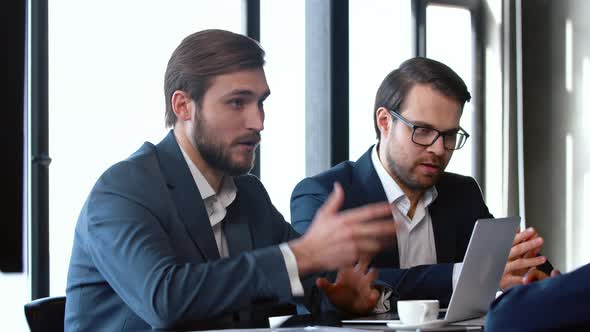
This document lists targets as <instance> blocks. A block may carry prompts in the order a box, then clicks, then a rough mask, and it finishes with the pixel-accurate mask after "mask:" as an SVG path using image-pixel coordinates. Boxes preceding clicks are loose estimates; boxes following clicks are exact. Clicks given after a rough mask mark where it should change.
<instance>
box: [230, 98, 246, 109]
mask: <svg viewBox="0 0 590 332" xmlns="http://www.w3.org/2000/svg"><path fill="white" fill-rule="evenodd" d="M229 104H230V105H231V106H232V107H234V108H242V107H243V106H244V101H243V100H242V99H232V100H230V101H229Z"/></svg>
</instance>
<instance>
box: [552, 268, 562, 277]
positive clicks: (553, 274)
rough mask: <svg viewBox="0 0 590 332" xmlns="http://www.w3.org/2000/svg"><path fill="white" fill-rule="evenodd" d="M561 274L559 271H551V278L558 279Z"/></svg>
mask: <svg viewBox="0 0 590 332" xmlns="http://www.w3.org/2000/svg"><path fill="white" fill-rule="evenodd" d="M560 274H561V272H559V270H556V269H554V270H552V271H551V278H553V277H556V276H558V275H560Z"/></svg>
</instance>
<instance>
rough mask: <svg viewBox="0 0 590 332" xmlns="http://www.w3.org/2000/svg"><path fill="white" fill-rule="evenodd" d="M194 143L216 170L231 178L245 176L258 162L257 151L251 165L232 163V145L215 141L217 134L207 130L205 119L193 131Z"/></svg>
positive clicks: (198, 121)
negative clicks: (230, 149)
mask: <svg viewBox="0 0 590 332" xmlns="http://www.w3.org/2000/svg"><path fill="white" fill-rule="evenodd" d="M193 133H194V134H193V141H194V143H195V147H196V148H197V150H198V151H199V153H200V154H201V157H202V158H203V160H205V161H206V162H207V163H208V164H209V165H210V166H211V167H213V168H214V169H217V170H220V171H222V172H223V173H225V174H228V175H230V176H239V175H244V174H246V173H248V172H250V170H252V168H253V167H254V161H255V160H256V150H254V151H253V152H252V158H251V159H250V162H249V163H243V164H241V163H237V162H234V161H232V159H231V154H230V151H229V148H230V145H228V146H224V145H223V144H222V143H220V142H218V141H216V140H215V139H214V137H215V134H213V133H211V132H209V131H208V130H207V125H206V122H205V121H204V119H203V118H198V119H196V121H195V128H194V131H193Z"/></svg>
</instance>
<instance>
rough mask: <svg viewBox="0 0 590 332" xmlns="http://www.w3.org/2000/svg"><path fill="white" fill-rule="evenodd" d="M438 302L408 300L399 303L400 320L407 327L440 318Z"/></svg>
mask: <svg viewBox="0 0 590 332" xmlns="http://www.w3.org/2000/svg"><path fill="white" fill-rule="evenodd" d="M438 308H439V304H438V300H408V301H398V302H397V313H398V315H399V319H400V320H401V321H402V323H404V324H405V325H419V324H423V323H426V322H429V321H432V320H435V319H437V318H438Z"/></svg>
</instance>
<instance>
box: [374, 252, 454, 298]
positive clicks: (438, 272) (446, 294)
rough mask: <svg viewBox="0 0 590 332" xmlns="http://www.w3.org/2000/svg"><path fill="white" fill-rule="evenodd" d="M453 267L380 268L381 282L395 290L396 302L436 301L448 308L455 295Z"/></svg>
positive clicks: (450, 264) (438, 265)
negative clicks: (412, 300) (452, 296)
mask: <svg viewBox="0 0 590 332" xmlns="http://www.w3.org/2000/svg"><path fill="white" fill-rule="evenodd" d="M453 265H454V264H452V263H449V264H431V265H419V266H414V267H412V268H409V269H398V268H387V267H381V268H378V269H377V271H378V272H379V280H380V281H381V282H382V283H385V285H386V286H388V287H390V288H391V289H392V290H393V297H394V299H395V300H408V299H435V300H439V301H440V303H441V306H443V307H446V306H447V305H448V303H449V301H450V300H451V294H452V293H453V281H452V277H453Z"/></svg>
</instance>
